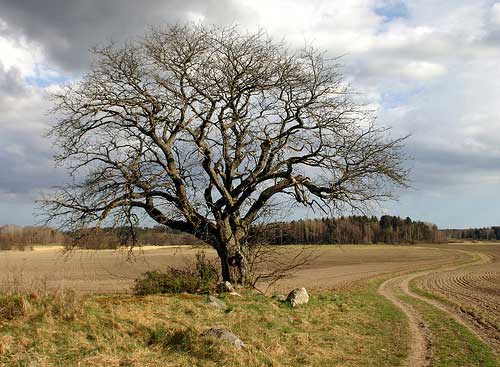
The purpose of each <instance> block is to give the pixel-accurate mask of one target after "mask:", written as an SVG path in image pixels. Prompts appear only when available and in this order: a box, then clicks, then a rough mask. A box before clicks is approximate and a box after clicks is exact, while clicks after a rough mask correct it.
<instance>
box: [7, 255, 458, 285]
mask: <svg viewBox="0 0 500 367" xmlns="http://www.w3.org/2000/svg"><path fill="white" fill-rule="evenodd" d="M292 248H293V247H292ZM313 249H314V251H316V253H317V254H318V255H319V256H318V258H317V259H316V260H315V261H314V262H313V263H312V264H310V265H308V266H307V267H305V268H304V269H301V270H300V271H298V272H297V273H296V274H295V275H294V276H292V277H290V278H288V279H286V280H284V281H282V282H281V283H280V284H278V285H277V286H275V287H274V288H273V290H277V291H279V290H286V289H290V288H291V287H294V286H297V285H299V284H300V285H303V286H306V287H308V288H313V289H332V288H337V289H339V288H343V287H345V286H346V285H349V284H351V283H352V282H355V281H359V280H364V279H368V278H372V277H374V276H378V275H382V274H387V273H392V272H398V271H407V270H409V269H420V268H423V267H426V266H435V265H438V264H441V263H449V262H454V261H459V260H460V258H464V257H466V256H467V255H465V254H460V253H457V252H452V251H448V250H445V249H443V250H436V249H430V248H419V247H404V246H385V245H372V246H357V245H342V246H334V245H331V246H316V247H314V248H313ZM196 251H198V249H195V248H191V247H189V246H185V247H177V248H172V247H147V248H144V249H143V250H142V251H141V250H136V251H135V252H134V256H133V258H132V259H133V261H132V262H130V261H126V260H127V251H112V250H100V251H78V252H74V253H72V254H71V256H69V257H67V256H63V254H62V252H61V249H60V248H48V249H47V248H45V249H44V250H43V251H39V250H35V251H29V252H18V251H8V252H0V282H1V283H2V284H3V285H4V286H5V285H7V284H10V285H15V286H20V285H23V286H26V287H30V286H32V285H33V284H36V283H43V285H44V286H47V287H48V288H50V289H57V288H66V289H74V290H76V291H78V292H81V293H110V292H126V291H129V290H130V287H131V285H132V283H133V280H134V279H135V278H136V277H137V276H138V275H139V274H141V273H143V272H144V271H146V270H151V269H162V268H165V267H166V266H181V265H182V264H184V262H185V261H186V260H189V259H192V258H193V256H194V254H195V253H196ZM207 253H208V254H209V256H212V257H214V256H215V254H214V252H213V251H211V250H207Z"/></svg>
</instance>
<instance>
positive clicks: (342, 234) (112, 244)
mask: <svg viewBox="0 0 500 367" xmlns="http://www.w3.org/2000/svg"><path fill="white" fill-rule="evenodd" d="M125 233H128V231H127V230H126V229H125V228H100V229H92V230H90V229H86V230H82V231H79V232H78V233H67V232H62V231H59V230H57V229H54V228H50V227H42V226H26V227H21V226H14V225H5V226H0V250H29V249H31V248H32V246H34V245H51V244H58V245H63V246H65V247H67V248H70V247H75V246H76V247H81V248H87V249H116V248H119V247H121V246H127V245H129V244H130V236H126V235H125ZM470 240H472V241H494V240H500V226H499V227H487V228H470V229H445V230H440V229H438V227H437V226H436V225H434V224H432V223H428V222H422V221H414V220H412V219H411V218H404V219H403V218H400V217H396V216H389V215H384V216H382V217H380V218H377V217H374V216H372V217H368V216H347V217H340V218H317V219H300V220H293V221H290V222H277V223H270V224H262V225H256V226H254V228H253V230H252V231H251V236H250V238H249V241H250V243H267V244H274V245H287V244H377V243H386V244H416V243H444V242H447V241H470ZM135 243H136V244H137V245H141V246H142V245H154V246H158V245H163V246H165V245H197V244H203V242H201V241H200V240H198V239H197V238H195V237H193V236H192V235H190V234H186V233H183V232H179V231H174V230H171V229H169V228H165V227H159V226H158V227H139V228H136V229H135Z"/></svg>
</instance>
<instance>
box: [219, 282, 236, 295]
mask: <svg viewBox="0 0 500 367" xmlns="http://www.w3.org/2000/svg"><path fill="white" fill-rule="evenodd" d="M215 289H216V291H217V293H232V292H235V290H234V287H233V285H232V284H231V283H229V282H228V281H225V282H220V283H218V284H217V286H216V288H215Z"/></svg>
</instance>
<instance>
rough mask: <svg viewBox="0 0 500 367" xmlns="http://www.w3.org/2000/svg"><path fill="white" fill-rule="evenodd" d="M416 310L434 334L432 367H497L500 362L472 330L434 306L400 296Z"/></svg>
mask: <svg viewBox="0 0 500 367" xmlns="http://www.w3.org/2000/svg"><path fill="white" fill-rule="evenodd" d="M400 298H401V299H402V300H403V301H404V302H406V303H409V304H411V305H413V307H415V309H416V310H417V311H418V312H419V313H420V314H421V315H422V317H423V318H424V321H425V322H426V324H427V325H428V327H429V329H430V330H431V332H432V353H433V354H432V364H431V365H432V366H433V367H456V366H467V367H498V366H500V360H499V359H498V358H496V357H495V355H494V354H493V353H492V351H491V350H490V348H489V347H488V346H486V345H485V344H484V343H482V342H481V341H480V340H479V339H478V338H477V337H476V336H475V335H474V334H473V333H472V332H471V331H470V330H468V329H467V328H466V327H464V326H463V325H461V324H459V323H458V322H457V321H456V320H454V319H453V318H452V317H451V316H449V315H447V314H446V313H444V312H442V311H440V310H438V309H436V308H435V307H433V306H431V305H429V304H427V303H425V302H422V301H420V300H417V299H414V298H412V297H408V296H403V295H401V296H400Z"/></svg>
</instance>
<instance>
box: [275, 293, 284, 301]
mask: <svg viewBox="0 0 500 367" xmlns="http://www.w3.org/2000/svg"><path fill="white" fill-rule="evenodd" d="M272 298H273V299H275V300H276V301H278V302H286V296H285V295H284V294H274V295H273V297H272Z"/></svg>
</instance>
